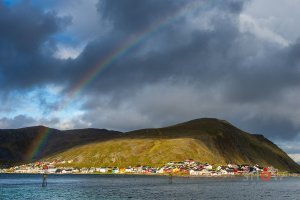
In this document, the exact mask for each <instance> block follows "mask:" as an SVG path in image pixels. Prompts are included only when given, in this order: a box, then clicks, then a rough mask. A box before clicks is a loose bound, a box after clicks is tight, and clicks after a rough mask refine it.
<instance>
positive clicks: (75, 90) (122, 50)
mask: <svg viewBox="0 0 300 200" xmlns="http://www.w3.org/2000/svg"><path fill="white" fill-rule="evenodd" d="M203 2H204V1H200V2H199V1H191V2H190V3H188V4H187V5H186V6H184V7H183V8H181V9H179V10H176V11H175V12H173V13H172V14H171V15H168V16H166V17H164V18H161V19H160V20H158V21H156V22H155V23H153V24H151V26H149V27H147V28H145V29H144V30H141V31H139V32H138V33H136V34H134V35H131V36H129V37H128V38H126V39H125V40H124V41H123V42H121V43H120V44H119V46H118V47H117V48H115V49H114V50H113V51H112V52H110V53H109V54H108V55H107V56H106V57H104V58H102V59H100V60H99V61H98V62H97V63H96V65H94V66H93V67H92V68H91V69H90V70H89V71H87V72H86V74H85V75H84V76H83V77H82V78H81V79H80V80H79V81H78V82H77V84H75V85H74V86H73V87H72V88H71V89H70V92H69V93H68V94H69V95H68V96H69V97H71V98H70V99H71V100H72V99H74V98H75V97H76V96H78V95H79V94H80V93H81V92H82V91H83V90H84V89H85V88H86V87H87V86H88V85H89V84H90V83H91V82H92V81H94V80H95V79H96V78H97V76H98V75H99V74H100V73H101V72H102V71H104V70H105V69H106V68H107V67H109V66H111V65H112V64H113V63H114V62H116V61H117V60H119V59H120V58H121V57H122V56H124V55H125V54H126V53H127V52H128V51H130V50H131V49H132V48H134V47H135V46H136V45H138V44H139V43H141V42H142V41H144V40H146V39H147V38H148V37H150V36H151V35H153V34H154V33H156V32H158V31H159V30H161V29H163V28H164V27H166V26H167V25H169V24H171V23H172V22H175V21H176V20H177V19H179V18H181V17H182V16H184V15H185V14H186V13H188V12H191V11H193V10H196V9H198V8H199V7H200V6H201V5H203Z"/></svg>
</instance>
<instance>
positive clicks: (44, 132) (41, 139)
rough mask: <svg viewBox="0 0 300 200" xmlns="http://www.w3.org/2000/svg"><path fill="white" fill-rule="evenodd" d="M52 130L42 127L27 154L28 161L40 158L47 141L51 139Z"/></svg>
mask: <svg viewBox="0 0 300 200" xmlns="http://www.w3.org/2000/svg"><path fill="white" fill-rule="evenodd" d="M49 132H50V129H49V128H48V127H40V128H39V130H38V133H37V135H36V136H35V137H34V139H33V141H32V142H31V144H30V146H29V148H28V149H27V151H26V152H25V158H26V160H27V161H34V160H35V159H36V158H38V157H39V153H40V152H41V151H42V149H43V148H44V146H45V144H46V142H47V139H48V137H49Z"/></svg>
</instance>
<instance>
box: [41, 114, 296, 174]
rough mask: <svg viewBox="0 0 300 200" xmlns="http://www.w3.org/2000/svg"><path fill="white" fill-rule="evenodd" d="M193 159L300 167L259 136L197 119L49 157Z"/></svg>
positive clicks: (78, 161) (156, 162) (90, 161)
mask: <svg viewBox="0 0 300 200" xmlns="http://www.w3.org/2000/svg"><path fill="white" fill-rule="evenodd" d="M190 158H191V159H194V160H197V161H200V162H208V163H211V164H227V163H235V164H259V165H262V166H271V165H272V166H274V167H276V168H278V169H280V170H284V171H286V170H287V171H298V172H299V171H300V167H299V165H298V164H296V163H295V162H294V161H293V160H292V159H291V158H289V157H288V155H287V154H286V153H285V152H283V151H282V150H281V149H280V148H278V147H277V146H276V145H275V144H273V143H272V142H271V141H269V140H268V139H266V138H265V137H263V136H262V135H252V134H248V133H246V132H243V131H241V130H239V129H237V128H236V127H234V126H233V125H231V124H230V123H228V122H226V121H223V120H218V119H209V118H205V119H198V120H193V121H189V122H186V123H182V124H177V125H174V126H169V127H165V128H159V129H143V130H137V131H132V132H128V133H124V134H122V136H120V137H118V138H114V139H110V140H106V141H98V142H93V143H89V144H85V145H81V146H77V147H74V148H71V149H69V150H66V151H63V152H61V153H58V154H55V155H52V156H49V157H47V159H46V160H48V161H51V160H73V163H71V164H68V165H70V166H79V167H83V166H85V167H92V166H93V167H97V166H119V167H126V166H135V165H152V166H160V165H163V164H165V163H166V162H169V161H182V160H185V159H190Z"/></svg>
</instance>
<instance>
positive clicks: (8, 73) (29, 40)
mask: <svg viewBox="0 0 300 200" xmlns="http://www.w3.org/2000/svg"><path fill="white" fill-rule="evenodd" d="M69 21H70V19H69V18H59V17H57V16H56V14H55V13H54V12H46V13H45V12H43V11H41V10H39V9H38V8H35V7H33V6H32V5H31V4H30V3H29V2H28V1H24V2H21V3H19V4H16V5H14V6H11V7H7V6H5V5H4V4H3V3H2V1H1V2H0V27H1V29H0V44H1V45H0V87H1V89H2V91H3V90H6V89H20V88H28V87H32V86H38V85H39V84H43V83H46V82H56V80H55V79H56V78H58V77H59V76H58V75H59V70H61V68H62V67H61V66H62V65H63V63H61V62H60V61H59V60H56V59H54V58H53V57H52V54H53V51H55V43H54V41H53V39H52V38H51V37H53V35H54V34H55V33H57V32H58V31H59V30H60V29H61V28H62V27H63V26H66V25H67V24H68V23H69Z"/></svg>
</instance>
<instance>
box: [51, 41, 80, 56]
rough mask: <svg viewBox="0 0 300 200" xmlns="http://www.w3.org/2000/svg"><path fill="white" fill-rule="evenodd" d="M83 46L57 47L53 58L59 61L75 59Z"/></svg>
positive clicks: (61, 45) (60, 45)
mask: <svg viewBox="0 0 300 200" xmlns="http://www.w3.org/2000/svg"><path fill="white" fill-rule="evenodd" d="M83 48H84V47H83V46H80V47H71V46H67V45H63V44H59V45H57V51H56V52H55V54H54V57H56V58H59V59H68V58H72V59H75V58H77V57H78V56H79V55H80V53H81V52H82V50H83Z"/></svg>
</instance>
